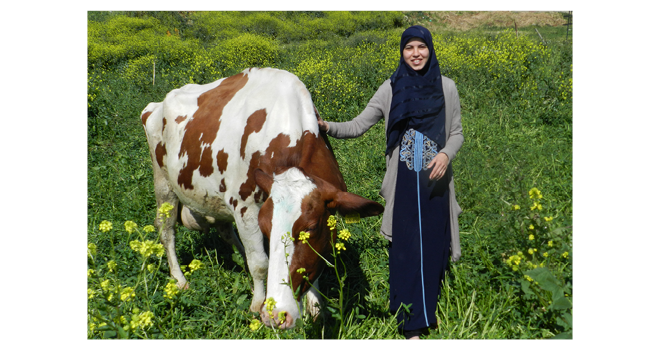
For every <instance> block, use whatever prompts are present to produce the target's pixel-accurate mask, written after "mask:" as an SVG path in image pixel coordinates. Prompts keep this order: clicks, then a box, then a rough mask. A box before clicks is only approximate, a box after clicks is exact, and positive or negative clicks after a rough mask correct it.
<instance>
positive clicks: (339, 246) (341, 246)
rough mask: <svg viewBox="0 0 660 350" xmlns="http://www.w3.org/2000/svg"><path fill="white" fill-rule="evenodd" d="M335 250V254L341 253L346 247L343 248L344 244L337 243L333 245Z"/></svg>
mask: <svg viewBox="0 0 660 350" xmlns="http://www.w3.org/2000/svg"><path fill="white" fill-rule="evenodd" d="M335 248H337V254H339V253H341V251H342V249H343V250H346V247H345V246H344V243H342V242H339V243H337V244H335Z"/></svg>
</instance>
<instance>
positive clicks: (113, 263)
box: [108, 260, 117, 272]
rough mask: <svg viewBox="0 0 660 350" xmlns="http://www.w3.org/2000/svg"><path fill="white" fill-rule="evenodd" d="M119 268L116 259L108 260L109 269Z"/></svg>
mask: <svg viewBox="0 0 660 350" xmlns="http://www.w3.org/2000/svg"><path fill="white" fill-rule="evenodd" d="M116 269H117V263H116V262H115V261H114V260H110V261H108V270H110V272H114V271H115V270H116Z"/></svg>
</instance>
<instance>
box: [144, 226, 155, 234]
mask: <svg viewBox="0 0 660 350" xmlns="http://www.w3.org/2000/svg"><path fill="white" fill-rule="evenodd" d="M142 230H143V231H144V232H146V233H152V232H156V228H155V227H154V225H147V226H145V227H144V228H143V229H142Z"/></svg>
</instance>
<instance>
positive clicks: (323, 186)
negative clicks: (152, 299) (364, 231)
mask: <svg viewBox="0 0 660 350" xmlns="http://www.w3.org/2000/svg"><path fill="white" fill-rule="evenodd" d="M141 119H142V124H143V126H144V129H145V132H146V134H147V139H148V143H149V150H150V153H151V159H152V165H153V170H154V188H155V194H156V202H157V205H158V207H160V206H161V205H162V204H163V203H164V202H169V203H170V204H172V205H173V206H174V207H175V208H179V209H178V210H177V211H173V213H172V214H173V215H172V216H171V217H170V218H168V219H167V220H165V221H164V223H163V224H162V226H163V227H162V234H161V237H160V240H161V242H162V243H163V245H164V246H165V249H166V252H167V261H168V263H169V266H170V273H171V275H172V277H174V278H175V279H176V280H177V281H178V283H177V284H178V286H179V287H180V288H184V287H185V286H186V283H187V281H186V278H185V277H184V276H183V273H182V272H181V269H180V267H179V264H178V262H177V258H176V254H175V250H174V232H175V224H176V222H177V216H178V217H179V218H180V219H181V222H182V223H183V225H185V226H186V227H189V228H191V229H197V230H203V231H208V229H209V228H210V227H211V226H215V227H216V228H217V229H218V231H219V232H220V234H221V235H222V236H223V238H224V239H225V240H226V241H228V242H230V243H232V244H234V245H236V246H237V247H238V249H239V250H241V252H244V255H245V257H246V260H247V265H248V269H249V271H250V274H251V275H252V277H253V280H254V296H253V299H252V303H251V306H250V310H251V311H253V312H260V313H261V318H262V321H263V322H264V323H266V324H269V325H270V324H271V322H276V323H277V324H278V325H280V326H281V327H282V328H291V327H293V325H294V323H295V320H296V319H297V318H298V317H299V316H300V315H299V312H298V310H299V307H300V306H301V305H300V300H301V297H302V294H303V293H305V292H306V291H308V290H311V291H312V292H311V293H309V294H310V295H309V296H308V306H310V304H311V305H314V303H316V302H317V301H318V295H316V294H315V293H314V291H313V288H312V289H310V285H309V283H308V282H307V281H306V280H305V279H303V278H302V275H301V274H299V273H298V272H297V270H298V269H299V268H305V270H306V272H305V273H306V274H307V276H308V277H309V280H310V281H312V282H314V281H316V279H317V277H318V276H319V274H320V273H321V271H322V269H323V266H324V262H323V261H322V260H321V258H319V257H318V256H317V254H316V253H314V252H313V251H312V250H311V249H310V248H309V247H308V246H307V245H305V244H303V243H302V242H301V241H300V240H298V236H299V234H300V232H301V231H305V232H308V233H309V234H310V238H309V239H308V241H309V243H310V244H311V245H312V246H313V247H314V249H315V250H316V251H318V252H320V253H322V254H327V253H328V252H329V250H330V249H331V239H332V240H334V236H335V235H336V232H331V231H330V229H329V228H328V226H327V224H326V222H327V219H328V217H329V216H330V215H331V214H335V213H337V212H338V213H340V214H342V215H347V214H353V213H359V214H360V216H361V217H367V216H374V215H379V214H381V213H382V212H383V206H382V205H380V204H378V203H377V202H374V201H371V200H368V199H365V198H363V197H360V196H358V195H355V194H352V193H349V192H346V184H345V183H344V179H343V177H342V175H341V173H340V172H339V166H338V164H337V161H336V159H335V157H334V155H333V153H332V151H331V150H330V149H329V147H328V144H327V139H326V137H325V135H322V134H320V133H319V130H318V124H317V115H316V111H315V108H314V105H313V103H312V99H311V96H310V94H309V92H308V91H307V89H306V88H305V85H304V84H303V83H302V82H301V81H300V80H298V78H297V77H296V76H294V75H292V74H291V73H288V72H285V71H281V70H276V69H270V68H264V69H257V68H251V69H247V70H245V71H243V72H242V73H239V74H237V75H234V76H231V77H228V78H224V79H220V80H218V81H215V82H213V83H209V84H205V85H195V84H190V85H186V86H184V87H182V88H181V89H176V90H173V91H172V92H170V93H169V94H167V96H166V97H165V100H164V101H163V102H159V103H150V104H149V105H148V106H147V107H146V108H145V109H144V110H143V111H142V115H141ZM232 221H233V222H235V223H236V227H237V229H238V234H239V237H240V241H239V240H238V238H237V237H236V234H235V233H234V230H233V226H232V225H231V222H232ZM156 226H157V227H158V228H159V229H160V228H161V227H160V226H161V222H160V221H159V220H158V218H157V219H156ZM288 233H290V234H291V236H292V237H293V238H294V241H291V240H287V239H283V238H282V237H283V236H285V235H287V234H288ZM264 237H265V238H266V239H267V240H268V242H269V243H268V244H269V252H266V251H265V246H264ZM266 276H268V280H267V288H266V289H264V281H265V279H266ZM285 282H286V283H285ZM289 283H290V285H291V286H293V290H294V291H295V290H298V288H300V291H301V293H299V295H298V296H297V299H296V298H294V294H293V293H292V290H291V288H290V287H289V285H288V284H289ZM270 297H272V298H273V299H274V300H275V301H276V303H277V304H276V305H275V309H274V310H272V314H273V315H274V316H275V320H272V318H271V316H270V315H269V313H268V312H267V310H266V308H265V306H264V301H265V300H266V298H270ZM281 312H282V313H283V315H285V318H284V319H278V314H280V313H281ZM312 312H314V311H312Z"/></svg>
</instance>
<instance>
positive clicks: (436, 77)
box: [318, 26, 463, 339]
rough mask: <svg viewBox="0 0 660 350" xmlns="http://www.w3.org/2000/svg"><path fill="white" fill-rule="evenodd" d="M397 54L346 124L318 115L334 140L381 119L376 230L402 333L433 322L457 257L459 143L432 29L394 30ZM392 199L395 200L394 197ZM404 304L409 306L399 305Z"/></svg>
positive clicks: (451, 92) (452, 89) (451, 89)
mask: <svg viewBox="0 0 660 350" xmlns="http://www.w3.org/2000/svg"><path fill="white" fill-rule="evenodd" d="M400 53H401V58H400V60H399V66H398V68H397V70H396V71H395V72H394V74H393V75H392V77H391V78H390V79H388V80H386V81H385V82H384V83H383V84H382V85H381V86H380V88H379V89H378V91H377V92H376V94H375V95H374V96H373V97H372V99H371V100H370V101H369V104H368V105H367V107H366V108H365V110H364V111H363V112H362V113H361V114H360V115H358V116H357V117H355V118H354V119H353V120H351V121H349V122H345V123H333V122H326V121H323V120H320V119H319V121H318V124H319V129H320V130H322V131H325V132H327V134H328V135H330V136H332V137H335V138H340V139H341V138H353V137H358V136H360V135H362V134H364V133H365V132H366V131H367V130H368V129H369V128H371V127H372V126H373V125H374V124H376V123H377V122H378V121H379V120H380V119H381V118H383V119H384V120H385V129H386V130H387V135H386V137H387V149H386V161H387V170H386V172H385V178H384V179H383V185H382V188H381V192H380V193H381V195H382V196H383V198H384V199H385V201H386V205H385V212H384V213H383V223H382V226H381V234H383V235H384V236H385V238H387V239H388V240H390V241H391V242H392V243H391V247H390V311H391V312H392V313H396V315H397V320H398V321H399V324H400V327H401V329H402V330H403V334H404V335H405V337H406V338H407V339H419V335H420V334H425V333H426V332H427V331H428V328H429V327H433V326H435V325H436V319H435V308H436V305H437V301H438V298H439V296H440V285H441V282H442V280H443V278H444V273H445V270H446V269H447V264H448V258H449V254H451V258H452V261H454V262H455V261H457V260H458V259H459V257H460V256H461V249H460V244H459V238H458V215H459V214H460V212H461V209H460V207H459V206H458V203H457V202H456V196H455V193H454V181H453V175H452V169H451V160H453V159H454V157H456V153H457V152H458V150H459V149H460V148H461V145H462V144H463V129H462V126H461V110H460V103H459V99H458V92H457V90H456V85H455V84H454V82H453V81H452V80H451V79H449V78H446V77H443V76H441V74H440V67H439V64H438V60H437V58H436V55H435V50H434V49H433V41H432V38H431V33H430V32H429V31H428V30H427V29H426V28H424V27H421V26H413V27H410V28H408V29H406V30H405V31H404V32H403V34H402V35H401V43H400ZM395 198H396V201H395ZM402 304H403V305H406V306H408V305H410V304H412V305H410V307H407V310H406V308H404V307H402Z"/></svg>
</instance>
